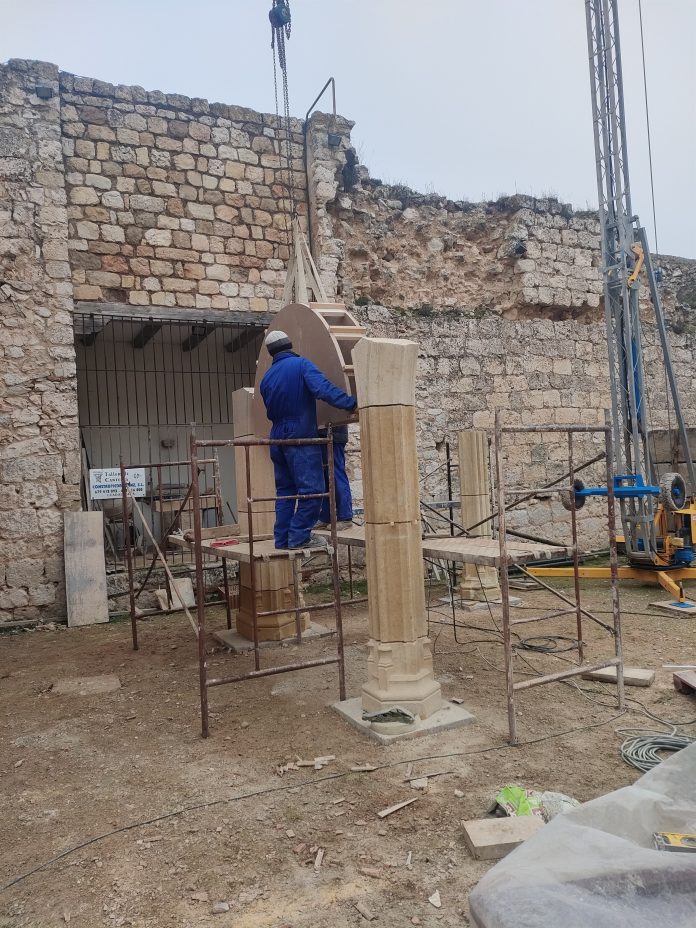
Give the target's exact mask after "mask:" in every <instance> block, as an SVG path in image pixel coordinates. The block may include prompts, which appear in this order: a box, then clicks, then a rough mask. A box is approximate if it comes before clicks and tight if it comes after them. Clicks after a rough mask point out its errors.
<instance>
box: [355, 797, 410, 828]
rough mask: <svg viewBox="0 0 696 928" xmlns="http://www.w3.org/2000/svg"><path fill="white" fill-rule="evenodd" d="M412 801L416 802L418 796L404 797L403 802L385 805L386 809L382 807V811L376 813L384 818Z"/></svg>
mask: <svg viewBox="0 0 696 928" xmlns="http://www.w3.org/2000/svg"><path fill="white" fill-rule="evenodd" d="M412 802H418V796H414V797H413V798H412V799H404V800H403V802H396V803H394V805H393V806H387V808H386V809H382V811H381V812H378V813H377V815H378V816H379V817H380V818H386V817H387V816H388V815H392V814H393V813H394V812H398V811H399V809H405V808H406V806H410V805H411V803H412ZM356 824H357V823H356Z"/></svg>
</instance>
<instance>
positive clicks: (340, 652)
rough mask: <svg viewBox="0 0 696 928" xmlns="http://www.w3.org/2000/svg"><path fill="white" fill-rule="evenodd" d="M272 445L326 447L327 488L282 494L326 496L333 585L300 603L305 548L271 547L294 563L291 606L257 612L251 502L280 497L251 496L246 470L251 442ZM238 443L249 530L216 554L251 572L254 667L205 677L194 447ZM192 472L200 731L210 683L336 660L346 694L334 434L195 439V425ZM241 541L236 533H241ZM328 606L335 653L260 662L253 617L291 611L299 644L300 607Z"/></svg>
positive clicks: (205, 728) (205, 727)
mask: <svg viewBox="0 0 696 928" xmlns="http://www.w3.org/2000/svg"><path fill="white" fill-rule="evenodd" d="M271 445H294V446H297V445H319V446H322V445H324V446H326V454H327V473H328V490H327V491H326V492H323V493H309V494H294V495H290V496H287V497H283V498H284V499H294V500H302V499H325V498H327V497H328V500H329V512H330V521H329V524H330V537H331V543H330V545H328V546H327V547H326V549H325V552H326V553H327V554H328V556H329V560H330V562H331V576H332V587H333V599H332V600H331V601H330V602H327V603H317V604H313V605H311V606H305V605H303V604H302V603H301V602H300V593H299V570H298V566H299V561H300V560H301V559H302V558H303V557H304V551H303V550H302V549H298V550H286V551H284V552H279V551H277V550H275V551H274V557H283V556H284V557H287V558H289V559H290V560H291V562H292V564H293V573H294V579H295V582H294V584H293V588H294V605H293V606H292V607H291V608H287V607H286V608H283V609H274V610H267V611H263V612H259V611H258V607H257V602H256V572H255V568H256V564H257V563H258V561H263V560H265V559H267V557H268V554H264V553H262V552H261V553H260V549H259V548H258V547H257V545H258V543H259V542H261V543H262V542H263V541H264V540H266V538H262V539H259V538H255V537H254V528H253V518H254V512H253V506H254V503H261V502H275V501H276V500H277V499H278V498H279V497H278V496H265V497H255V496H253V494H252V491H251V469H250V449H251V448H253V447H259V446H268V447H270V446H271ZM235 447H237V448H243V449H244V464H245V479H246V491H247V492H246V497H247V500H246V501H247V519H248V526H249V535H248V537H247V545H246V546H244V545H241V544H239V545H236V546H234V547H230V548H229V549H228V550H226V549H225V548H224V547H221V548H218V549H217V550H216V553H217V555H218V556H219V557H221V558H222V559H223V562H224V561H225V559H226V558H231V559H234V560H241V559H245V560H246V559H248V562H249V565H250V575H251V612H252V625H253V630H254V669H253V670H249V671H247V672H246V673H240V674H234V675H232V676H222V677H213V678H210V677H209V675H208V653H207V649H206V641H205V637H206V622H205V586H204V582H203V550H202V541H203V538H202V525H201V518H200V510H199V505H198V499H199V494H200V490H199V486H198V480H197V479H196V476H195V475H196V474H197V473H198V467H199V464H200V462H199V459H198V449H199V448H235ZM191 475H192V483H193V505H194V515H193V533H194V557H195V566H196V618H197V621H196V636H197V639H198V670H199V685H200V702H201V733H202V735H203V737H204V738H207V737H208V734H209V712H208V690H209V689H210V688H211V687H214V686H224V685H225V684H227V683H240V682H242V681H244V680H255V679H257V678H259V677H267V676H271V675H274V674H279V673H289V672H292V671H295V670H306V669H308V668H310V667H323V666H326V665H327V664H337V665H338V689H339V700H341V701H343V700H344V699H345V698H346V684H345V660H344V649H343V619H342V612H341V582H340V574H339V565H338V554H337V551H338V538H337V533H336V495H335V481H334V451H333V436H332V434H331V429H329V433H328V435H327V437H326V438H297V439H285V440H276V439H262V438H255V439H250V438H242V439H229V440H210V439H208V440H197V439H196V435H195V430H194V429H192V430H191ZM240 541H241V538H240ZM311 550H312V552H315V550H316V549H311ZM326 609H333V610H334V615H335V619H336V654H335V656H332V657H323V658H316V659H313V660H305V661H296V662H295V663H293V664H284V665H282V666H280V667H267V668H262V667H261V658H260V649H259V636H258V620H259V619H260V618H264V617H268V616H273V615H280V614H282V613H287V612H292V613H294V615H295V627H296V631H297V636H296V641H297V643H298V644H302V641H303V639H302V623H301V618H300V615H301V613H303V612H317V611H319V610H326Z"/></svg>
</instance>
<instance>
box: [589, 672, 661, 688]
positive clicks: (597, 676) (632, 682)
mask: <svg viewBox="0 0 696 928" xmlns="http://www.w3.org/2000/svg"><path fill="white" fill-rule="evenodd" d="M623 673H624V684H625V685H626V686H652V685H653V683H654V682H655V671H654V670H646V669H644V668H643V667H624V669H623ZM582 678H583V680H598V681H599V682H600V683H616V667H603V668H602V669H601V670H591V671H590V672H589V673H584V674H583V675H582Z"/></svg>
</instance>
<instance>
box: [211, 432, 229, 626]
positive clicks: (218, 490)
mask: <svg viewBox="0 0 696 928" xmlns="http://www.w3.org/2000/svg"><path fill="white" fill-rule="evenodd" d="M213 486H214V488H215V523H216V524H217V525H224V524H225V514H224V512H223V509H222V485H221V480H220V458H219V457H218V452H217V448H216V449H215V453H214V455H213ZM221 560H222V583H223V587H224V590H225V615H226V617H227V627H228V628H232V604H231V603H230V578H229V573H228V571H227V558H226V557H222V558H221Z"/></svg>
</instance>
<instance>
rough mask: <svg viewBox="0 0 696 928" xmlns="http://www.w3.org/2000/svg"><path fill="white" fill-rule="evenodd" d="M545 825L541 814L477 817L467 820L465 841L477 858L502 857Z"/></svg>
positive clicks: (496, 858) (492, 858) (493, 858)
mask: <svg viewBox="0 0 696 928" xmlns="http://www.w3.org/2000/svg"><path fill="white" fill-rule="evenodd" d="M543 826H544V820H543V819H542V818H540V817H539V816H538V815H513V816H510V817H505V818H477V819H473V820H472V821H469V822H464V841H465V843H466V846H467V848H468V849H469V852H470V853H471V855H472V856H473V857H476V858H477V860H499V859H500V858H501V857H505V855H506V854H509V853H510V851H514V849H515V848H516V847H517V846H518V845H519V844H522V842H523V841H526V840H527V838H529V837H530V835H533V834H534V832H535V831H538V830H539V829H540V828H543Z"/></svg>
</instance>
